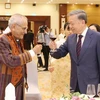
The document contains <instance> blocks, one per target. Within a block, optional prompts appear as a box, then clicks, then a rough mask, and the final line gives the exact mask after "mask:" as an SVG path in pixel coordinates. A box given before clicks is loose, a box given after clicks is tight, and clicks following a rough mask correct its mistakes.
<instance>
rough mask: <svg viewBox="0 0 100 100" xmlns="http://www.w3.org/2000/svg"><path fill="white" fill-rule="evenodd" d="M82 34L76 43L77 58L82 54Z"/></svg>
mask: <svg viewBox="0 0 100 100" xmlns="http://www.w3.org/2000/svg"><path fill="white" fill-rule="evenodd" d="M82 37H83V36H82V35H79V39H78V42H77V45H76V53H77V58H79V55H80V51H81V39H82Z"/></svg>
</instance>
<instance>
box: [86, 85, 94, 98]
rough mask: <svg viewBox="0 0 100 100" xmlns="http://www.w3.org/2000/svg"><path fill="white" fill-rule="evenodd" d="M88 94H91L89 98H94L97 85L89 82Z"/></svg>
mask: <svg viewBox="0 0 100 100" xmlns="http://www.w3.org/2000/svg"><path fill="white" fill-rule="evenodd" d="M86 94H87V95H88V96H89V98H93V97H94V96H95V95H96V91H95V85H93V84H88V86H87V91H86Z"/></svg>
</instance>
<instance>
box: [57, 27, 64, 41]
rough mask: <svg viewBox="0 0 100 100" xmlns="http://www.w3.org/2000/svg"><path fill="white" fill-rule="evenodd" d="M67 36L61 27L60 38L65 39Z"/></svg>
mask: <svg viewBox="0 0 100 100" xmlns="http://www.w3.org/2000/svg"><path fill="white" fill-rule="evenodd" d="M64 38H65V33H64V29H63V28H61V29H60V34H59V35H58V40H61V39H64Z"/></svg>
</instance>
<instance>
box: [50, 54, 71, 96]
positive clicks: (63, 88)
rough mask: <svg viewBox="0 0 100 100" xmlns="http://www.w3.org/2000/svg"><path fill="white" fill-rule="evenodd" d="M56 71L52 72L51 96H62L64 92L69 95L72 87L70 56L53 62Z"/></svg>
mask: <svg viewBox="0 0 100 100" xmlns="http://www.w3.org/2000/svg"><path fill="white" fill-rule="evenodd" d="M51 66H54V71H53V73H52V74H51V97H52V98H60V97H61V96H62V95H63V94H64V95H67V94H68V93H69V90H70V89H69V88H70V83H69V80H70V57H69V55H67V56H66V57H64V58H61V59H57V60H55V61H54V62H52V64H51Z"/></svg>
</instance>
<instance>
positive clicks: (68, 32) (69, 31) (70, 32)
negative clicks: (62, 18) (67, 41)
mask: <svg viewBox="0 0 100 100" xmlns="http://www.w3.org/2000/svg"><path fill="white" fill-rule="evenodd" d="M64 31H65V35H66V36H65V37H66V38H67V37H68V36H69V35H71V34H72V31H71V29H70V27H69V23H68V22H66V23H65V24H64Z"/></svg>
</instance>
